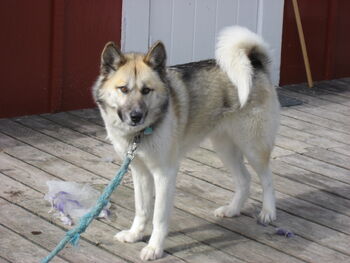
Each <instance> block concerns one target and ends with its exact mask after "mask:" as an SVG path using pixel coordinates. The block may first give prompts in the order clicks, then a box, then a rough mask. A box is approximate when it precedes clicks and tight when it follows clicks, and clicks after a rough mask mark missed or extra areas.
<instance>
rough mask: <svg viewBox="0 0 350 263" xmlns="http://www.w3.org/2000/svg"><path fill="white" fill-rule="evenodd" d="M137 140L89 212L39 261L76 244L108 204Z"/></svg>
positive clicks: (136, 138) (150, 131)
mask: <svg viewBox="0 0 350 263" xmlns="http://www.w3.org/2000/svg"><path fill="white" fill-rule="evenodd" d="M143 133H144V134H145V135H147V134H150V133H152V128H146V129H145V131H144V132H143ZM139 142H140V135H138V136H136V137H135V138H134V142H133V143H132V145H131V146H130V149H129V150H128V153H127V155H126V157H125V159H124V162H123V164H122V166H121V167H120V169H119V170H118V172H117V174H116V176H115V177H114V178H113V180H112V181H111V182H110V183H109V184H108V185H107V186H106V188H105V189H104V190H103V193H102V194H101V196H100V197H99V198H98V200H97V203H96V205H95V206H94V207H93V208H92V209H91V211H90V212H88V213H86V214H85V215H84V216H83V217H82V218H81V219H80V221H79V225H77V226H76V227H75V228H73V229H71V230H69V231H67V232H66V235H65V237H64V238H63V239H62V240H61V241H60V242H59V243H58V245H57V246H56V247H55V249H54V250H52V251H51V253H50V254H49V255H48V256H47V257H45V258H44V259H43V260H42V261H41V263H48V262H50V261H51V259H53V258H54V257H55V256H56V255H57V254H58V253H59V252H60V251H61V250H62V249H63V248H64V247H65V246H66V245H67V244H68V243H69V242H71V243H72V244H73V245H74V246H76V245H77V244H78V242H79V238H80V234H81V233H84V232H85V230H86V228H87V227H88V226H89V225H90V223H91V222H92V220H94V219H95V218H96V217H97V216H98V215H99V214H100V213H101V211H102V209H103V208H104V207H105V206H106V205H107V204H108V200H109V197H110V196H111V194H112V193H113V191H114V189H115V188H116V187H117V186H118V185H119V184H120V182H121V180H122V179H123V176H124V175H125V174H126V173H127V172H128V167H129V165H130V162H131V161H132V159H133V158H134V156H135V151H136V148H137V145H138V143H139Z"/></svg>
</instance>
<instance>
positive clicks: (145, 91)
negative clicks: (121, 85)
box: [141, 87, 152, 95]
mask: <svg viewBox="0 0 350 263" xmlns="http://www.w3.org/2000/svg"><path fill="white" fill-rule="evenodd" d="M151 91H152V90H151V89H150V88H147V87H143V88H142V90H141V93H142V95H147V94H148V93H150V92H151Z"/></svg>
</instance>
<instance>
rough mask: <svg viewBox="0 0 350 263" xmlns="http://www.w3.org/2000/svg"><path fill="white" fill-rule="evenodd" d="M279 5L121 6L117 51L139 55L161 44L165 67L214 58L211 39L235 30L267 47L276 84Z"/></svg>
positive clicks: (252, 1)
mask: <svg viewBox="0 0 350 263" xmlns="http://www.w3.org/2000/svg"><path fill="white" fill-rule="evenodd" d="M283 5H284V0H123V22H122V50H123V51H124V52H129V51H134V52H145V51H146V50H147V49H148V47H149V46H150V45H152V43H153V42H155V41H157V40H162V41H163V42H164V44H165V46H166V48H167V54H168V65H175V64H181V63H186V62H191V61H197V60H201V59H208V58H213V57H214V47H215V36H216V34H217V33H218V32H219V31H220V29H222V28H223V27H225V26H229V25H234V24H238V25H241V26H245V27H248V28H249V29H250V30H252V31H254V32H257V33H258V34H259V35H261V36H262V37H263V38H264V39H265V41H266V42H267V43H268V44H269V46H270V49H271V53H272V58H273V64H272V78H273V82H274V83H275V84H278V82H279V74H280V60H281V40H282V22H283Z"/></svg>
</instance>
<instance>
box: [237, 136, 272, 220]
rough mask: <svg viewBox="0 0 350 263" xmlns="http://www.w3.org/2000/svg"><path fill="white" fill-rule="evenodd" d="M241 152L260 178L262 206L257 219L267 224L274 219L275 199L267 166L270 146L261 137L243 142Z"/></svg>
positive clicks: (269, 170)
mask: <svg viewBox="0 0 350 263" xmlns="http://www.w3.org/2000/svg"><path fill="white" fill-rule="evenodd" d="M242 148H243V152H244V155H245V157H246V158H247V160H248V162H249V164H250V165H251V166H252V167H253V169H254V170H255V172H256V173H257V175H258V176H259V178H260V182H261V185H262V189H263V207H262V210H261V212H260V214H259V221H260V222H261V223H264V224H267V223H270V222H271V221H273V220H275V219H276V201H275V192H274V186H273V181H272V172H271V169H270V166H269V163H270V155H271V150H272V147H269V146H267V145H264V144H263V139H261V138H260V139H257V140H255V141H251V142H250V143H248V144H245V145H244V146H243V147H242Z"/></svg>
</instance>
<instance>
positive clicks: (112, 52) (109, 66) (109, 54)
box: [101, 42, 126, 75]
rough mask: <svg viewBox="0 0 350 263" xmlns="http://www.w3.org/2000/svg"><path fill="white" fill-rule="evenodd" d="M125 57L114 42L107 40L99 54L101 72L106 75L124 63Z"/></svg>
mask: <svg viewBox="0 0 350 263" xmlns="http://www.w3.org/2000/svg"><path fill="white" fill-rule="evenodd" d="M125 61H126V60H125V57H124V56H123V54H122V52H121V51H120V50H119V48H118V47H117V46H116V45H115V43H114V42H108V43H107V44H106V45H105V47H104V49H103V51H102V55H101V74H103V75H108V74H109V73H110V72H111V71H116V70H117V68H118V67H119V66H121V65H122V64H124V63H125Z"/></svg>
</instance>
